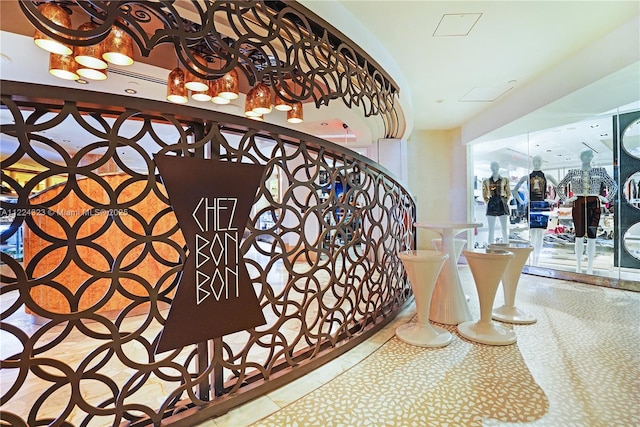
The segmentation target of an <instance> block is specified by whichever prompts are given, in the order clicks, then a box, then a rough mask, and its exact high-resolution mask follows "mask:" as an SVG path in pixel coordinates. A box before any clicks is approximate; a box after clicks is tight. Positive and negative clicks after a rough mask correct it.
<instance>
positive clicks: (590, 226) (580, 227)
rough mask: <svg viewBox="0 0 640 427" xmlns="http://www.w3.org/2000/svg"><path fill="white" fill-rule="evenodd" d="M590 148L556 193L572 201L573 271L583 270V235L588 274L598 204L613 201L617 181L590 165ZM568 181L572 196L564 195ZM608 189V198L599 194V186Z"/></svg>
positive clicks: (593, 247) (591, 154)
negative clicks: (585, 238) (585, 237)
mask: <svg viewBox="0 0 640 427" xmlns="http://www.w3.org/2000/svg"><path fill="white" fill-rule="evenodd" d="M592 159H593V151H591V150H585V151H583V152H582V153H580V160H581V161H582V167H581V168H580V169H570V170H569V172H568V173H567V175H566V176H565V177H564V178H563V179H562V181H560V182H559V183H558V187H557V188H558V196H560V199H561V200H562V201H569V202H573V208H572V210H571V216H572V217H573V224H574V227H575V229H576V242H575V250H576V271H577V272H578V273H582V257H583V255H584V254H583V252H584V236H585V234H586V235H587V274H592V273H593V257H594V255H595V253H596V237H597V232H598V223H599V222H600V213H601V210H602V208H601V205H602V204H604V203H610V202H612V201H613V199H614V197H615V195H616V192H617V191H618V184H616V182H615V181H614V180H613V178H611V176H609V174H608V173H607V171H606V169H605V168H592V167H591V160H592ZM568 184H571V190H572V191H573V196H572V197H570V198H567V192H566V186H567V185H568ZM602 185H604V186H606V187H607V188H608V190H609V191H608V193H607V197H603V196H601V195H600V188H601V186H602Z"/></svg>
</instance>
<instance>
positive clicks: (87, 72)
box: [78, 66, 107, 80]
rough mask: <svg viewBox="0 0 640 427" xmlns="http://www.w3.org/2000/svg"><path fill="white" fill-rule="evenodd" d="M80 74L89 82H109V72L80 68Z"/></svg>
mask: <svg viewBox="0 0 640 427" xmlns="http://www.w3.org/2000/svg"><path fill="white" fill-rule="evenodd" d="M78 74H79V75H80V76H81V77H84V78H85V79H89V80H107V70H106V69H105V70H97V69H95V68H89V67H85V66H78Z"/></svg>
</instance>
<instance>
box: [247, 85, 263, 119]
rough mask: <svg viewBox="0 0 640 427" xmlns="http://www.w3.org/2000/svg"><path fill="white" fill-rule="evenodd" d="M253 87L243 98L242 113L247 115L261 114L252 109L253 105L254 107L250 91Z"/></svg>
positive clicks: (256, 115)
mask: <svg viewBox="0 0 640 427" xmlns="http://www.w3.org/2000/svg"><path fill="white" fill-rule="evenodd" d="M254 89H255V88H252V89H251V90H250V91H249V93H248V94H247V97H246V98H245V100H244V115H245V116H247V117H258V116H261V114H260V113H256V112H255V111H253V107H254V104H255V103H254V99H253V96H252V92H253V90H254Z"/></svg>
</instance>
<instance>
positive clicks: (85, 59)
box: [73, 22, 107, 77]
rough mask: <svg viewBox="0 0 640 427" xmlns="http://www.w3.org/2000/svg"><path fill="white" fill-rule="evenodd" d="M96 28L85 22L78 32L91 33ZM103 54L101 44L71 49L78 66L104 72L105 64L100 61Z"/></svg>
mask: <svg viewBox="0 0 640 427" xmlns="http://www.w3.org/2000/svg"><path fill="white" fill-rule="evenodd" d="M96 28H98V26H97V25H96V24H94V23H93V22H85V23H84V24H82V25H80V26H79V27H78V30H79V31H91V30H95V29H96ZM103 53H104V51H103V49H102V43H98V44H94V45H91V46H76V47H74V48H73V54H74V56H75V58H76V61H77V62H78V64H80V65H83V66H84V67H85V68H94V69H96V70H104V69H105V68H107V63H106V62H105V61H104V60H103V59H102V54H103ZM81 75H82V74H81ZM105 77H106V74H105Z"/></svg>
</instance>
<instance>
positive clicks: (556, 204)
mask: <svg viewBox="0 0 640 427" xmlns="http://www.w3.org/2000/svg"><path fill="white" fill-rule="evenodd" d="M634 115H637V116H638V117H635V116H634ZM634 117H635V118H634ZM639 150H640V112H639V111H638V106H637V105H635V104H634V105H633V106H632V108H629V107H625V108H621V109H619V110H615V111H612V112H608V113H605V114H602V115H598V116H594V117H593V118H591V119H588V120H584V121H580V122H575V123H569V124H564V125H562V126H557V127H554V128H549V129H545V130H542V131H536V132H529V133H525V134H522V135H519V136H515V137H510V138H505V139H499V140H492V141H488V142H482V143H478V144H472V145H471V153H472V158H473V168H472V172H471V174H472V175H471V179H472V180H473V188H474V207H473V213H474V217H475V218H474V219H475V220H476V221H478V222H481V223H482V224H483V226H482V227H481V228H480V229H479V230H478V234H477V235H476V236H475V242H474V246H476V247H485V246H487V245H488V244H490V243H493V242H505V241H525V242H529V243H530V244H531V245H532V246H533V247H534V250H533V251H532V253H531V256H530V257H529V260H528V262H527V264H528V266H529V267H537V268H538V269H539V270H548V271H565V272H572V273H582V274H589V275H595V276H602V277H610V278H617V279H624V280H637V277H638V269H639V267H640V264H635V263H634V260H635V261H636V262H640V222H638V221H640V215H636V216H638V217H639V218H636V217H635V216H634V214H633V212H632V213H631V214H628V212H627V210H622V211H621V209H622V207H624V208H625V209H630V210H631V211H634V212H636V213H640V199H638V197H639V193H638V185H639V184H640V167H638V163H639V162H640V151H639ZM623 204H624V206H622V207H621V205H623Z"/></svg>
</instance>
